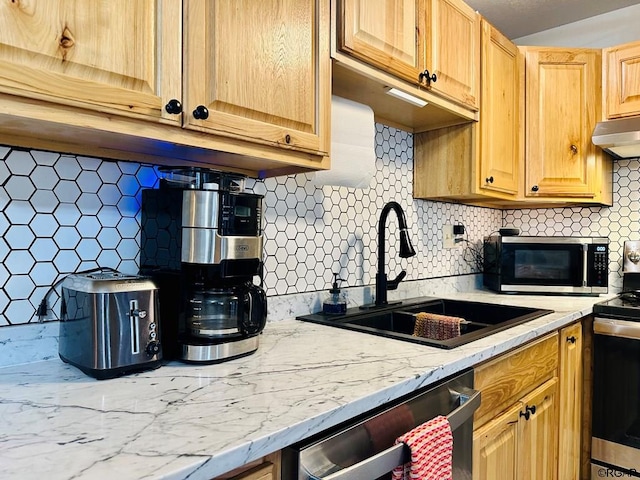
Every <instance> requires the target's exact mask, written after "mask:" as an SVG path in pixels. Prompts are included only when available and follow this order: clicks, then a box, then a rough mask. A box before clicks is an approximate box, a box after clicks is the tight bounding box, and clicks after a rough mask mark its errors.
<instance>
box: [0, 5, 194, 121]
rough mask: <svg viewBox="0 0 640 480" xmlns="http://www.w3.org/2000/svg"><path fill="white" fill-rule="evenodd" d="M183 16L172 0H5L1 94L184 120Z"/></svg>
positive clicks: (0, 9)
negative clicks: (172, 105)
mask: <svg viewBox="0 0 640 480" xmlns="http://www.w3.org/2000/svg"><path fill="white" fill-rule="evenodd" d="M123 18H126V19H127V21H126V22H123V21H122V19H123ZM181 18H182V5H181V3H180V2H175V1H172V0H159V1H152V0H138V1H135V2H131V1H128V0H113V1H111V2H87V3H82V2H80V3H78V2H73V1H68V0H66V1H65V0H52V1H48V2H39V3H33V2H31V3H26V2H3V3H2V4H1V5H0V61H1V62H2V69H1V71H0V92H3V93H9V94H13V95H19V96H22V97H26V98H30V99H35V100H45V101H47V102H50V103H58V104H61V105H68V106H74V107H81V108H83V109H88V110H95V111H100V112H108V113H110V114H112V115H123V116H127V117H133V118H139V119H144V120H150V121H153V122H157V121H159V120H162V121H167V122H170V123H175V124H179V123H180V116H177V115H171V114H169V113H168V112H167V111H166V110H165V108H164V106H165V104H166V103H167V102H168V101H169V99H172V98H176V99H181V98H182V81H181V78H180V74H179V72H180V71H181V69H182V46H181V43H182V42H181V32H182V26H181Z"/></svg>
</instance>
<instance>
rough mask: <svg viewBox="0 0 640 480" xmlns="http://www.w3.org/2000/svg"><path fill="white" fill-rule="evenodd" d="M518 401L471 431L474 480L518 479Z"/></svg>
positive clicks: (519, 410) (519, 406)
mask: <svg viewBox="0 0 640 480" xmlns="http://www.w3.org/2000/svg"><path fill="white" fill-rule="evenodd" d="M521 409H522V405H521V404H520V403H519V402H518V403H516V404H515V405H514V406H513V407H511V408H510V409H508V410H507V411H506V412H505V413H504V414H502V415H500V416H498V417H497V418H495V419H494V420H492V421H490V422H489V423H487V424H486V425H484V426H483V427H481V428H479V429H478V430H476V431H475V432H474V433H473V480H488V479H491V480H519V477H518V475H517V473H518V463H519V459H518V448H519V447H518V444H519V439H518V421H519V418H520V412H521Z"/></svg>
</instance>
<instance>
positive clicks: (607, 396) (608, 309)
mask: <svg viewBox="0 0 640 480" xmlns="http://www.w3.org/2000/svg"><path fill="white" fill-rule="evenodd" d="M639 305H640V304H639V303H638V302H636V301H630V300H627V299H625V298H624V296H623V297H622V298H620V297H618V298H616V299H614V300H611V301H609V302H606V305H604V306H603V307H598V308H597V309H596V310H597V311H599V313H598V314H597V316H596V317H595V319H594V325H593V330H594V344H593V354H594V357H593V413H592V440H591V458H592V478H603V477H604V478H606V477H607V476H611V477H614V476H617V477H624V476H629V477H640V307H639ZM603 310H604V311H603Z"/></svg>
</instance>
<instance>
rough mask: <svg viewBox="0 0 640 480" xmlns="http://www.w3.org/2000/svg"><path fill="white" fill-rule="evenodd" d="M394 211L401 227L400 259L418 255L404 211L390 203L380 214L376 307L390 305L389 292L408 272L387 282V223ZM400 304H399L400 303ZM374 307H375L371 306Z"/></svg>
mask: <svg viewBox="0 0 640 480" xmlns="http://www.w3.org/2000/svg"><path fill="white" fill-rule="evenodd" d="M391 210H393V211H394V212H396V216H397V217H398V224H399V227H400V257H401V258H409V257H413V256H414V255H415V254H416V251H415V250H414V249H413V245H411V240H410V239H409V234H408V232H407V219H406V218H405V216H404V211H403V210H402V207H401V206H400V204H399V203H398V202H389V203H387V204H386V205H385V206H384V207H383V208H382V212H381V213H380V221H379V223H378V272H377V273H376V300H375V306H381V305H388V304H389V302H388V301H387V290H395V289H396V288H398V285H399V284H400V282H401V281H402V280H403V279H404V277H406V275H407V272H406V271H405V270H402V271H401V272H400V274H399V275H398V276H397V277H396V278H395V279H393V280H387V274H386V273H385V258H384V255H385V230H386V227H385V224H386V222H387V216H388V215H389V212H390V211H391ZM398 303H399V302H398ZM371 306H374V305H371ZM362 308H370V306H369V305H364V306H363V307H362Z"/></svg>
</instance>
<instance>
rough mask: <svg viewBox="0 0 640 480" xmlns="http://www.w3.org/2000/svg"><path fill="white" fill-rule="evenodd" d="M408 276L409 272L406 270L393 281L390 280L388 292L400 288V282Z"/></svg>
mask: <svg viewBox="0 0 640 480" xmlns="http://www.w3.org/2000/svg"><path fill="white" fill-rule="evenodd" d="M406 276H407V271H406V270H402V271H401V272H400V273H399V274H398V276H397V277H396V278H394V279H393V280H389V281H388V282H387V290H395V289H396V288H398V285H400V282H401V281H402V280H403V279H404V277H406Z"/></svg>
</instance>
